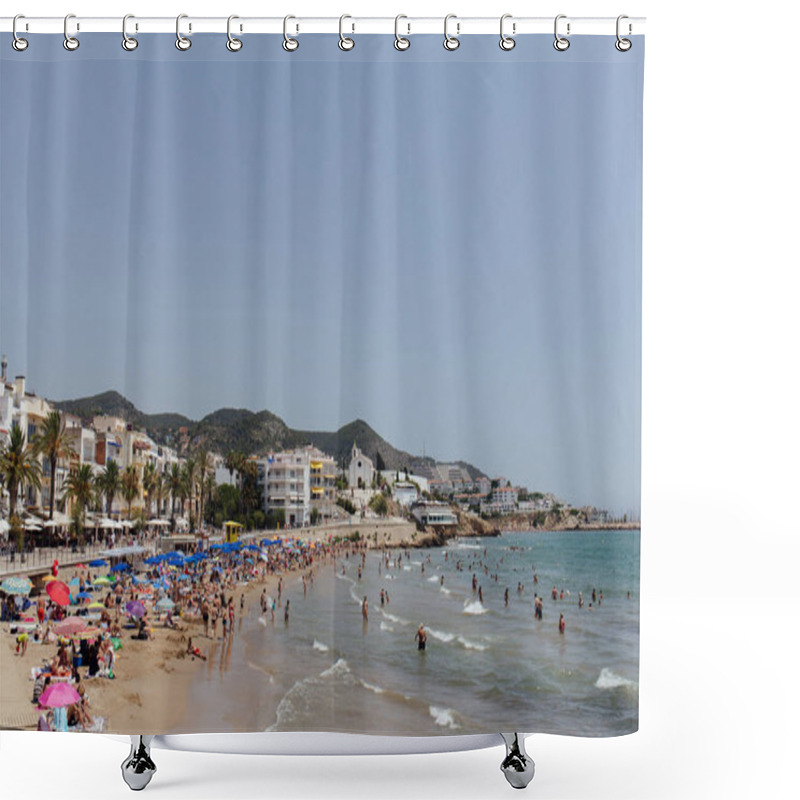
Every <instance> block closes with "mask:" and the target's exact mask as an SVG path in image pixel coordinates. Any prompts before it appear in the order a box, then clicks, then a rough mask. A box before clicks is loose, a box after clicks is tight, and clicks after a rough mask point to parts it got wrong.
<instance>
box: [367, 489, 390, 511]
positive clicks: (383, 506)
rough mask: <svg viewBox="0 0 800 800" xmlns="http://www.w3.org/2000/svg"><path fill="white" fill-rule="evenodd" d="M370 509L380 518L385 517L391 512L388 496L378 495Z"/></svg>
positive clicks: (370, 503)
mask: <svg viewBox="0 0 800 800" xmlns="http://www.w3.org/2000/svg"><path fill="white" fill-rule="evenodd" d="M369 507H370V508H371V509H372V510H373V511H374V512H375V513H376V514H377V515H378V516H379V517H385V516H386V514H387V513H388V511H389V504H388V503H387V502H386V495H384V494H382V493H381V494H376V495H375V496H374V497H373V498H372V499H371V500H370V501H369Z"/></svg>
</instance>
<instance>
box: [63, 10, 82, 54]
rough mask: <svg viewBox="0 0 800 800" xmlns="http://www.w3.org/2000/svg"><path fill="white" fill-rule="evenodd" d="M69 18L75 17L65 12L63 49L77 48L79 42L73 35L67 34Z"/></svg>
mask: <svg viewBox="0 0 800 800" xmlns="http://www.w3.org/2000/svg"><path fill="white" fill-rule="evenodd" d="M71 19H75V15H74V14H67V16H66V17H64V49H65V50H70V51H72V50H77V49H78V48H79V47H80V45H81V43H80V42H79V41H78V40H77V39H76V38H75V37H74V36H70V35H69V21H70V20H71Z"/></svg>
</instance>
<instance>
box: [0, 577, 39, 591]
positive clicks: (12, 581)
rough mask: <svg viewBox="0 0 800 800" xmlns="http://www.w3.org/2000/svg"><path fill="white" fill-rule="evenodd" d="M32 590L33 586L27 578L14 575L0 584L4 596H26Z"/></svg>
mask: <svg viewBox="0 0 800 800" xmlns="http://www.w3.org/2000/svg"><path fill="white" fill-rule="evenodd" d="M32 588H33V584H32V583H31V582H30V581H29V580H28V579H27V578H21V577H19V576H16V575H15V576H13V577H11V578H6V579H5V580H4V581H3V582H2V583H0V589H2V590H3V591H4V592H5V593H6V594H28V592H30V590H31V589H32Z"/></svg>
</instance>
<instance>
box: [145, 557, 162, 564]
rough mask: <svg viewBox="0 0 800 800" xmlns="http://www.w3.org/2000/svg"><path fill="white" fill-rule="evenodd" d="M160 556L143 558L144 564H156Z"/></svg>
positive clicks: (159, 560)
mask: <svg viewBox="0 0 800 800" xmlns="http://www.w3.org/2000/svg"><path fill="white" fill-rule="evenodd" d="M161 560H162V559H161V556H150V558H146V559H145V560H144V563H145V564H158V563H160V562H161Z"/></svg>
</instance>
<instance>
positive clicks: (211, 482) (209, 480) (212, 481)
mask: <svg viewBox="0 0 800 800" xmlns="http://www.w3.org/2000/svg"><path fill="white" fill-rule="evenodd" d="M205 484H206V487H205V495H206V497H208V498H209V502H210V500H211V498H212V497H213V496H214V488H215V487H216V485H217V479H216V478H215V476H214V473H213V472H209V473H208V475H206V480H205Z"/></svg>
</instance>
